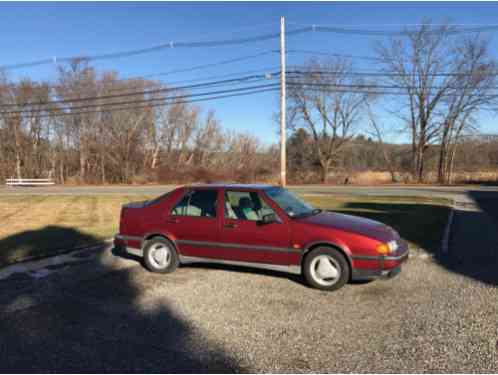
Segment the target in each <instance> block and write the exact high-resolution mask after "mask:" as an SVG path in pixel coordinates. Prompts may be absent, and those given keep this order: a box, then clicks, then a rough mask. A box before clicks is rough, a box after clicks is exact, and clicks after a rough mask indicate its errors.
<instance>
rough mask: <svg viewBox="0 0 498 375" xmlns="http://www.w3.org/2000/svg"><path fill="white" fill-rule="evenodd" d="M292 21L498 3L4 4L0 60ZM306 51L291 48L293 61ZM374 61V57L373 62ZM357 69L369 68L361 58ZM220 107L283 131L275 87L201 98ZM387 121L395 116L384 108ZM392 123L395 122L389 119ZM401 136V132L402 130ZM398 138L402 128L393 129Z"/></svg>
mask: <svg viewBox="0 0 498 375" xmlns="http://www.w3.org/2000/svg"><path fill="white" fill-rule="evenodd" d="M281 15H283V16H285V17H286V21H287V23H288V25H287V27H288V28H292V27H295V26H293V24H306V25H311V24H317V25H331V26H339V25H342V26H351V27H353V26H354V27H357V28H362V27H363V28H378V29H388V30H397V29H399V28H400V26H399V25H400V24H413V23H419V22H421V21H422V20H423V19H424V18H427V17H429V18H431V19H432V21H433V22H435V23H437V22H443V21H444V20H449V21H450V22H451V23H457V24H469V25H474V24H479V25H480V24H498V3H477V2H472V3H470V2H468V3H462V2H459V3H451V2H445V3H393V2H390V3H374V2H370V3H362V2H357V3H296V2H293V3H206V2H204V3H188V2H184V3H144V2H142V3H133V2H128V3H118V2H115V3H91V2H88V3H29V2H26V3H1V4H0V65H9V64H14V63H20V62H26V61H33V60H39V59H44V58H50V57H53V56H58V57H63V56H73V55H82V54H100V53H109V52H119V51H125V50H130V49H137V48H144V47H149V46H154V45H158V44H162V43H165V42H169V41H171V40H173V41H202V40H213V39H230V38H237V37H245V36H251V35H258V34H265V33H268V32H277V31H278V30H279V17H280V16H281ZM489 37H490V38H491V46H492V53H493V55H494V56H497V57H498V51H497V50H498V41H497V40H496V35H492V34H490V35H489ZM381 39H382V38H380V39H379V37H366V36H354V35H338V34H329V33H323V34H322V33H313V34H311V33H308V34H304V35H299V36H293V37H289V38H288V39H287V48H288V49H292V48H295V49H308V50H316V51H323V52H333V53H342V54H356V55H369V56H373V50H372V46H373V44H374V42H375V41H376V40H381ZM278 47H279V41H278V39H275V40H267V41H262V42H257V43H251V44H245V45H238V46H223V47H213V48H198V49H197V48H191V49H169V50H162V51H160V52H154V53H148V54H143V55H139V56H133V57H127V58H120V59H112V60H105V61H99V62H95V63H94V64H93V65H94V66H95V67H96V68H97V69H98V70H115V71H118V72H119V74H120V75H121V76H139V75H147V74H154V73H158V72H164V71H168V70H173V69H182V68H188V67H191V66H195V65H199V64H208V63H212V62H213V63H214V62H217V61H221V60H225V59H231V58H237V57H241V56H245V55H251V54H255V53H259V52H263V51H267V50H273V49H278ZM306 58H309V56H304V55H294V54H292V55H291V54H289V56H288V64H299V63H302V62H303V61H304V60H305V59H306ZM370 64H371V63H370ZM278 65H279V56H278V54H274V55H267V56H262V57H260V58H258V59H253V60H248V61H242V62H238V63H236V64H232V65H223V66H219V67H214V68H210V69H204V70H199V71H193V72H185V73H178V74H174V75H171V76H167V77H163V81H164V82H166V83H168V82H171V81H188V80H192V79H198V78H203V77H209V76H215V75H221V74H228V73H238V72H244V71H248V70H254V69H260V68H266V67H274V66H275V67H278ZM355 66H356V68H357V70H361V69H363V70H365V69H370V70H372V69H373V68H374V67H372V66H371V65H370V66H369V65H368V64H366V63H365V62H362V61H358V62H355ZM8 74H9V77H10V78H11V79H13V80H16V79H19V78H20V77H30V78H32V79H34V80H47V81H53V80H54V79H55V69H54V67H53V66H50V65H48V66H38V67H32V68H23V69H16V70H11V71H9V72H8ZM201 105H202V108H203V109H205V110H207V109H208V108H212V109H214V110H215V111H216V113H217V115H218V117H219V118H220V119H221V121H222V123H223V125H224V126H225V127H228V128H233V129H238V130H243V131H247V132H250V133H252V134H254V135H257V136H259V137H260V138H261V139H262V140H263V141H264V142H265V143H271V142H274V141H276V140H277V132H276V125H275V123H274V122H273V120H272V116H273V114H274V113H275V112H276V111H277V110H278V96H277V94H276V93H265V94H258V95H255V96H251V97H240V98H230V99H224V100H219V101H213V102H204V103H202V104H201ZM382 118H383V121H385V122H386V124H387V125H389V124H391V123H392V122H393V121H394V120H393V119H392V118H390V117H389V116H382ZM393 125H394V123H393ZM493 127H494V123H493V116H489V115H486V116H482V128H483V130H484V131H486V132H493V133H495V132H496V131H494V129H493ZM400 137H401V138H400ZM393 140H398V141H402V140H403V136H396V137H395V136H393Z"/></svg>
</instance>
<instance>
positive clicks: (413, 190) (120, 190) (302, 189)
mask: <svg viewBox="0 0 498 375" xmlns="http://www.w3.org/2000/svg"><path fill="white" fill-rule="evenodd" d="M174 187H175V186H174V185H143V186H132V185H121V186H119V185H118V186H116V185H113V186H77V187H76V186H75V187H69V186H48V187H0V196H1V195H8V194H36V195H38V194H43V195H61V194H68V195H93V194H126V195H130V194H140V195H143V194H151V195H160V194H163V193H165V192H167V191H170V190H171V189H173V188H174ZM289 189H291V190H293V191H296V192H298V193H302V194H312V195H314V194H353V195H378V196H382V195H384V196H386V195H388V196H389V195H395V196H433V197H445V198H454V197H457V198H458V199H462V200H466V199H467V196H468V193H469V192H471V191H473V192H485V193H486V192H498V187H486V186H469V185H467V186H450V187H445V186H430V185H428V186H420V185H377V186H355V185H347V186H346V185H330V186H324V185H299V186H297V185H296V186H289Z"/></svg>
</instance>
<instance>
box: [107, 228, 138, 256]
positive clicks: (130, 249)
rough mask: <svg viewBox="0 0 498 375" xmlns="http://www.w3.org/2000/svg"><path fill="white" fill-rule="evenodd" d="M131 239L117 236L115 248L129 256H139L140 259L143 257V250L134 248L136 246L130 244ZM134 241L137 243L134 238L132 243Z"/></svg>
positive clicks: (115, 237)
mask: <svg viewBox="0 0 498 375" xmlns="http://www.w3.org/2000/svg"><path fill="white" fill-rule="evenodd" d="M129 239H130V237H127V236H123V235H120V234H116V235H115V236H114V248H115V249H117V250H119V251H122V252H125V253H128V254H132V255H135V256H139V257H141V256H143V253H142V249H139V248H137V247H134V246H130V245H129V244H128V242H129ZM133 240H135V241H136V239H135V238H134V237H132V241H133Z"/></svg>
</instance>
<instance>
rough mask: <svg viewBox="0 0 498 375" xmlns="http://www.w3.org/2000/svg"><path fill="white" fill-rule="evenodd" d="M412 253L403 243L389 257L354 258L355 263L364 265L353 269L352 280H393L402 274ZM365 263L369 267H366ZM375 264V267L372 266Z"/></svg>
mask: <svg viewBox="0 0 498 375" xmlns="http://www.w3.org/2000/svg"><path fill="white" fill-rule="evenodd" d="M409 255H410V251H409V249H408V244H407V243H406V242H405V241H403V242H402V244H401V246H400V248H399V250H398V251H396V253H394V254H392V255H387V256H382V255H379V256H354V257H353V261H358V263H359V262H361V263H362V266H361V267H353V270H352V274H351V279H352V280H355V281H357V280H374V279H391V278H393V277H395V276H397V275H399V273H400V272H401V265H402V264H403V263H404V262H406V261H407V260H408V257H409ZM365 263H367V264H369V266H365ZM371 264H374V266H371Z"/></svg>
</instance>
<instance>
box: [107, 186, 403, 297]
mask: <svg viewBox="0 0 498 375" xmlns="http://www.w3.org/2000/svg"><path fill="white" fill-rule="evenodd" d="M115 244H116V246H117V247H118V248H125V249H126V250H128V251H129V252H131V253H133V254H136V255H140V256H142V257H143V259H144V263H145V265H146V267H147V268H148V269H149V270H150V271H153V272H160V273H168V272H172V271H174V270H175V269H176V268H177V267H178V265H179V264H185V263H197V262H210V263H222V264H230V265H239V266H249V267H257V268H264V269H270V270H277V271H284V272H289V273H292V274H298V275H303V276H304V278H305V279H306V281H307V282H308V283H309V285H311V286H312V287H315V288H318V289H323V290H336V289H338V288H340V287H342V286H343V285H344V284H345V283H347V282H348V281H349V280H368V279H375V278H380V277H384V278H385V277H392V276H394V275H396V274H398V273H399V272H400V270H401V264H402V263H403V262H404V261H405V260H406V259H407V258H408V246H407V244H406V242H405V241H403V240H402V239H401V238H400V236H399V235H398V233H397V232H396V231H395V230H393V229H392V228H390V227H388V226H387V225H384V224H382V223H379V222H377V221H373V220H368V219H364V218H360V217H355V216H349V215H343V214H338V213H333V212H324V211H322V210H320V209H317V208H313V207H311V206H310V205H309V204H307V203H306V202H304V201H303V200H302V199H301V198H299V197H298V196H296V195H294V194H293V193H291V192H290V191H288V190H286V189H284V188H281V187H277V186H269V185H241V184H206V185H193V186H186V187H181V188H178V189H176V190H173V191H172V192H170V193H167V194H165V195H163V196H161V197H159V198H157V199H154V200H152V201H145V202H137V203H130V204H126V205H124V206H123V207H122V210H121V221H120V226H119V234H117V235H116V237H115Z"/></svg>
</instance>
